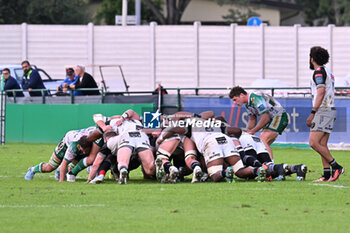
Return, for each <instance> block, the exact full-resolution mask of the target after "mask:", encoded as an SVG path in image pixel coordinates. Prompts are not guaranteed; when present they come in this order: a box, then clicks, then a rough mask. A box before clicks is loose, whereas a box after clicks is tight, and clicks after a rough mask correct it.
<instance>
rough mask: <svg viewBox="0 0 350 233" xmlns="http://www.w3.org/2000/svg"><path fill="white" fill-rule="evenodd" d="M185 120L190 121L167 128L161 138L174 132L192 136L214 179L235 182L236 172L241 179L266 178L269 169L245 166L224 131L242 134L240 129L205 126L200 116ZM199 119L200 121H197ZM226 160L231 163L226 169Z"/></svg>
mask: <svg viewBox="0 0 350 233" xmlns="http://www.w3.org/2000/svg"><path fill="white" fill-rule="evenodd" d="M186 121H191V124H187V125H186V126H185V127H169V128H166V129H165V130H164V132H165V133H164V136H163V138H161V139H160V140H159V142H160V143H161V142H162V140H164V139H166V138H168V137H170V136H172V135H173V134H184V135H186V137H188V138H190V139H191V140H192V141H193V142H194V143H195V144H196V147H197V149H198V150H199V151H200V152H201V153H202V154H203V156H204V159H205V162H206V165H207V170H208V174H209V176H210V178H211V179H212V180H213V181H215V182H218V181H221V180H223V178H226V180H227V181H228V182H232V181H233V175H234V174H235V175H236V176H238V177H240V178H246V177H256V176H258V180H264V178H265V175H266V171H265V169H264V168H262V167H260V168H251V167H249V168H245V167H244V165H243V163H242V161H241V159H240V157H239V154H238V152H237V151H236V150H235V147H234V144H233V142H232V140H231V139H230V138H229V137H228V136H227V135H225V134H223V133H222V131H225V132H226V133H227V132H228V133H229V134H235V135H236V136H240V134H241V132H242V131H241V130H240V129H238V128H234V127H222V126H221V124H219V125H215V126H214V127H212V126H209V127H203V126H204V120H203V119H200V118H190V119H187V120H186ZM197 122H199V123H197ZM224 162H226V163H228V164H229V167H228V168H227V169H226V170H224V169H223V164H224Z"/></svg>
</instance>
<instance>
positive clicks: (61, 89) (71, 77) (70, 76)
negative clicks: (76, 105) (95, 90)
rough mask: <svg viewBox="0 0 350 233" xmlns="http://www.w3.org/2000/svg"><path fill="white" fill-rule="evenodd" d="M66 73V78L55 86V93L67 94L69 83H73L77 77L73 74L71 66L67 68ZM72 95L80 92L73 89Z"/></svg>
mask: <svg viewBox="0 0 350 233" xmlns="http://www.w3.org/2000/svg"><path fill="white" fill-rule="evenodd" d="M66 74H67V77H66V79H65V80H64V81H63V82H62V83H61V85H59V86H57V88H56V90H57V93H56V95H69V93H68V90H70V87H69V86H70V85H71V84H75V83H76V82H77V81H78V79H79V76H78V75H75V73H74V69H73V68H67V69H66ZM74 95H81V92H80V91H74Z"/></svg>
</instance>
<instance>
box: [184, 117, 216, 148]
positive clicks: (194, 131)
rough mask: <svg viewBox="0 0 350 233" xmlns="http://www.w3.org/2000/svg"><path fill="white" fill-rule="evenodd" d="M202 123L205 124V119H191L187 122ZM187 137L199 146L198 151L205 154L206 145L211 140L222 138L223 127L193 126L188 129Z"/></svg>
mask: <svg viewBox="0 0 350 233" xmlns="http://www.w3.org/2000/svg"><path fill="white" fill-rule="evenodd" d="M194 120H195V121H201V122H204V121H205V120H204V119H201V118H189V119H186V121H190V122H193V121H194ZM187 131H188V132H187V133H186V136H188V137H189V138H190V139H191V140H192V141H193V142H194V143H195V144H196V146H197V149H198V150H199V151H200V152H201V153H203V151H204V149H205V144H206V143H207V140H208V139H209V138H213V137H214V138H215V137H220V136H222V135H223V134H222V129H221V127H210V126H209V127H204V126H200V125H199V124H194V125H193V126H191V125H190V126H189V127H188V128H187Z"/></svg>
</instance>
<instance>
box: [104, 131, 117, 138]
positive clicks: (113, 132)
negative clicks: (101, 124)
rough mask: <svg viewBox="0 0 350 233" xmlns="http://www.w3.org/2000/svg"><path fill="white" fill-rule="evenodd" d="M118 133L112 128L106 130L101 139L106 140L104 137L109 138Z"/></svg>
mask: <svg viewBox="0 0 350 233" xmlns="http://www.w3.org/2000/svg"><path fill="white" fill-rule="evenodd" d="M117 135H118V134H117V133H116V132H115V131H114V130H108V131H107V132H105V133H104V134H103V139H104V140H106V138H111V137H114V136H117Z"/></svg>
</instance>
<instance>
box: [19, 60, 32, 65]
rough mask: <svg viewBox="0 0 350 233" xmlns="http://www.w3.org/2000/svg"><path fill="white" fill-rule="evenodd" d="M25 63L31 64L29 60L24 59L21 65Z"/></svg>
mask: <svg viewBox="0 0 350 233" xmlns="http://www.w3.org/2000/svg"><path fill="white" fill-rule="evenodd" d="M24 63H26V64H27V65H28V66H30V63H29V61H28V60H24V61H22V63H21V65H23V64H24Z"/></svg>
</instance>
